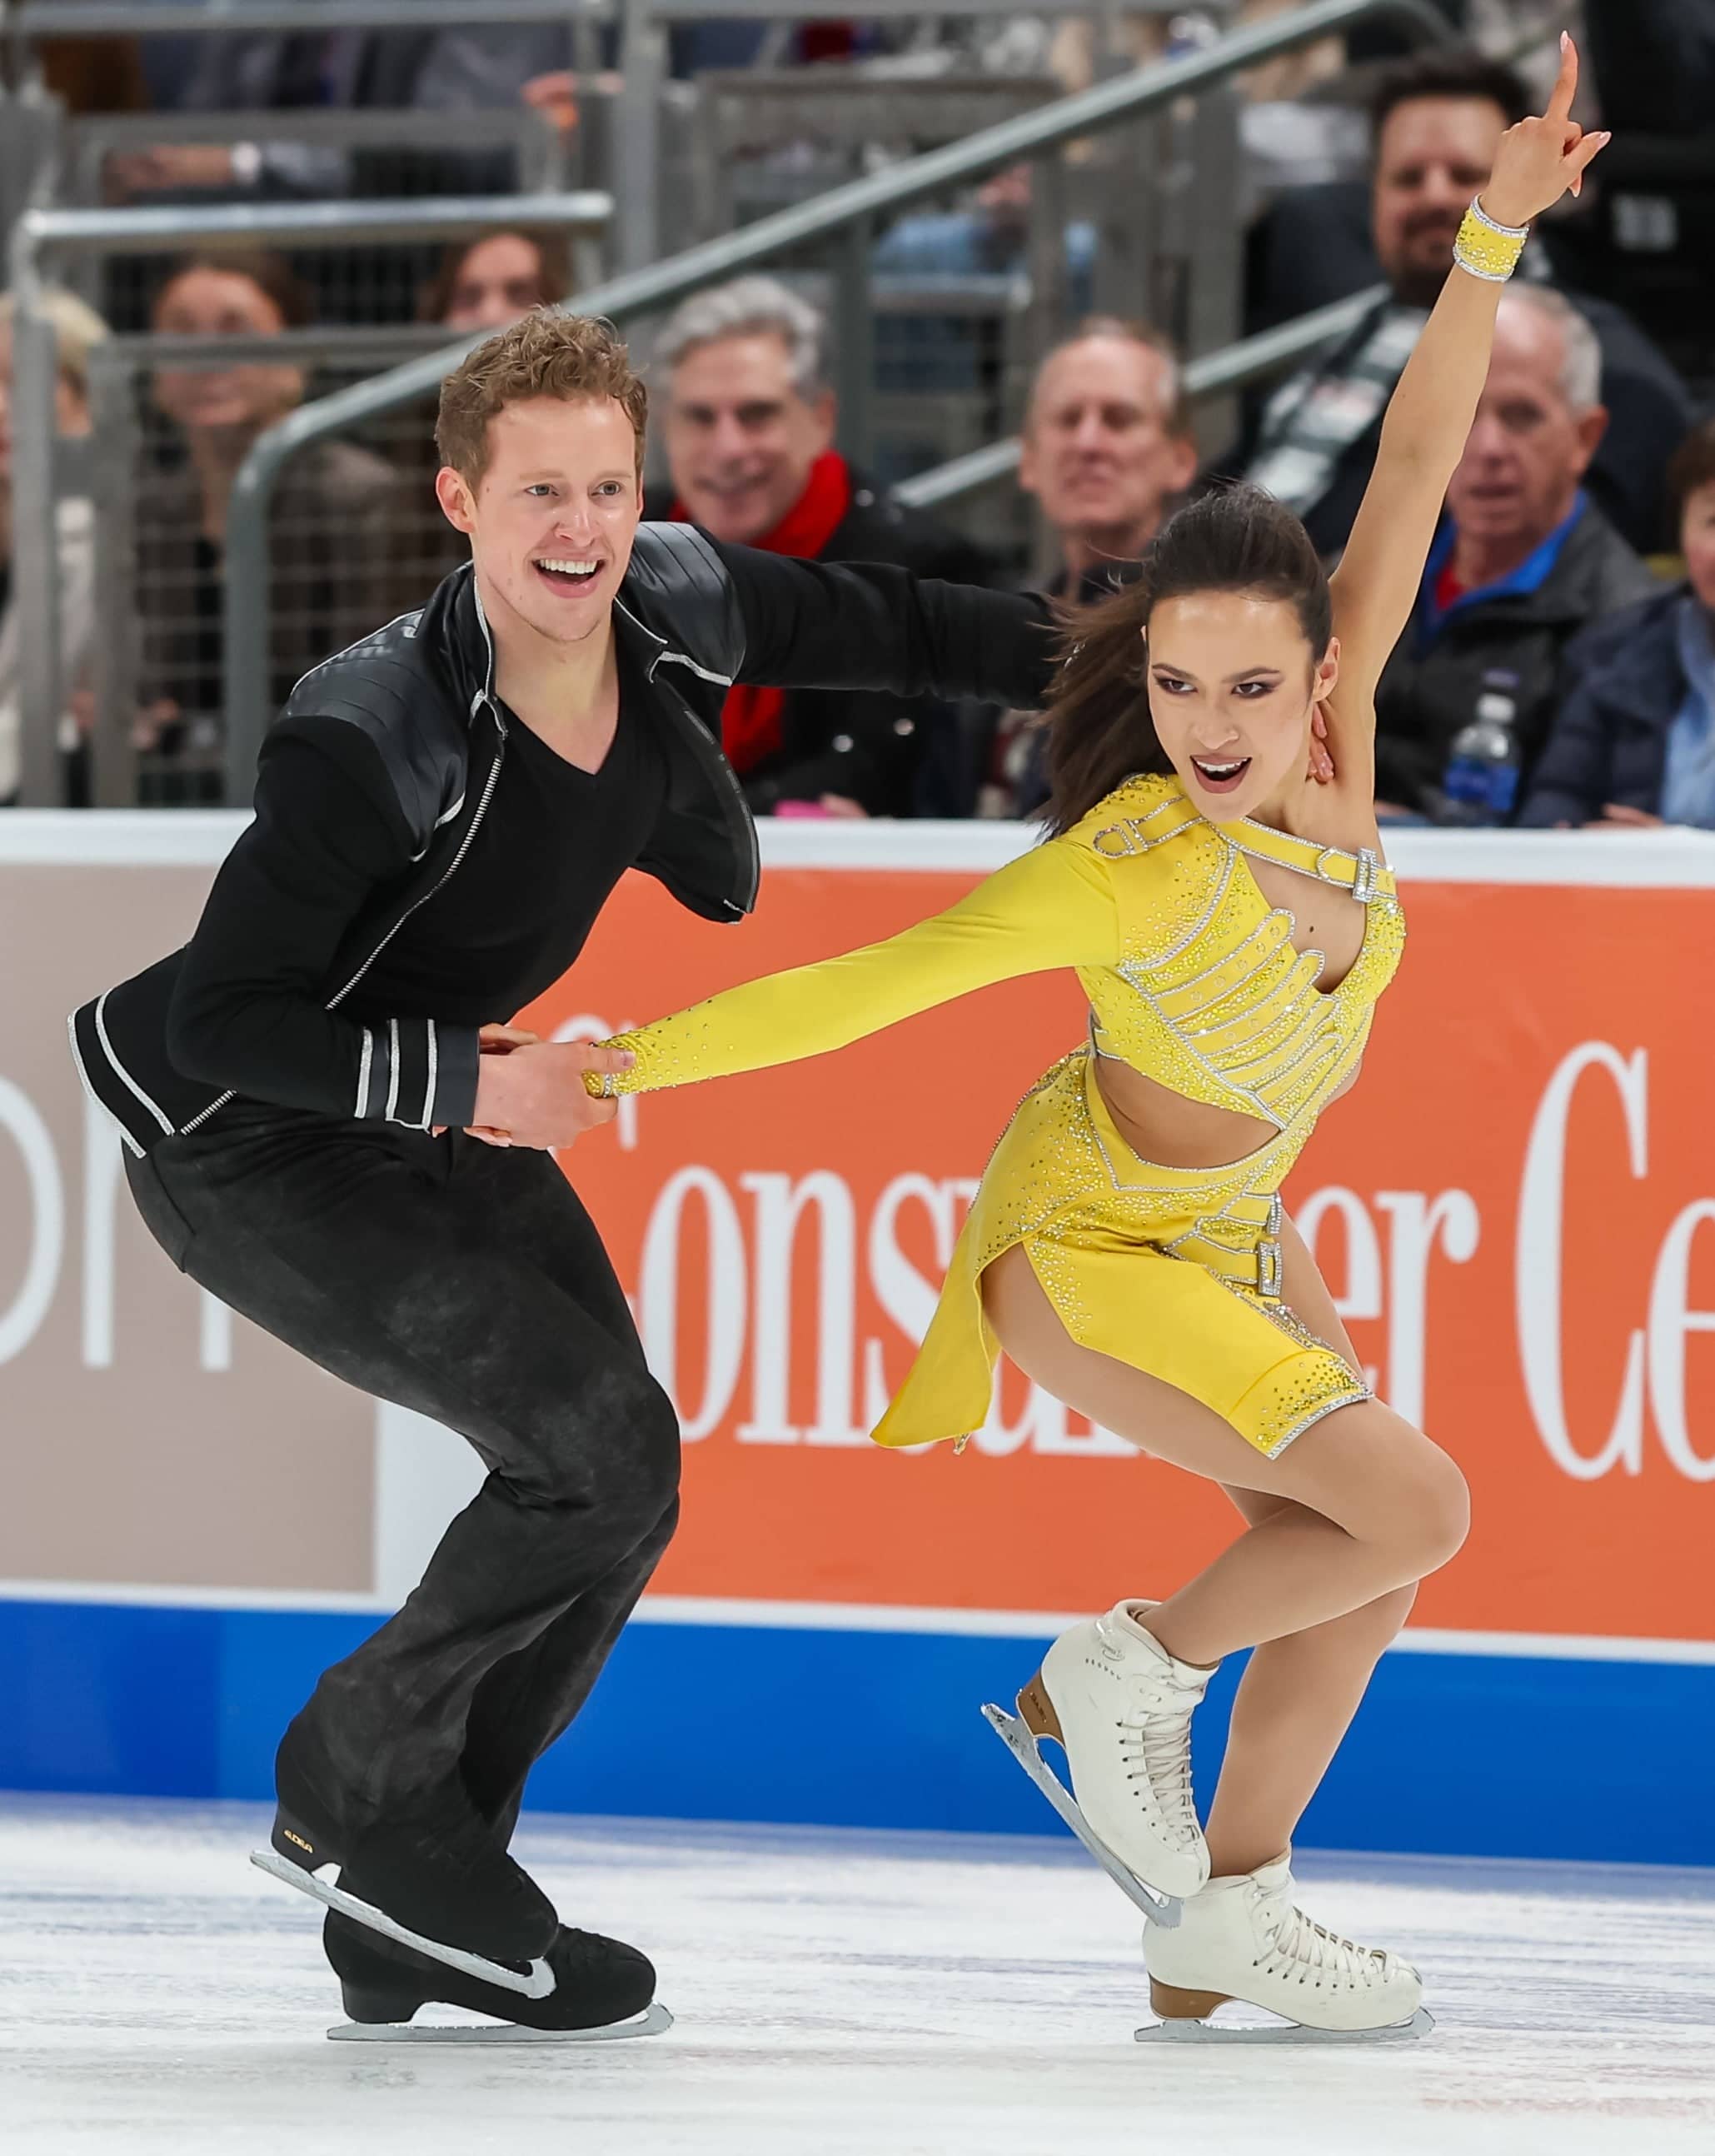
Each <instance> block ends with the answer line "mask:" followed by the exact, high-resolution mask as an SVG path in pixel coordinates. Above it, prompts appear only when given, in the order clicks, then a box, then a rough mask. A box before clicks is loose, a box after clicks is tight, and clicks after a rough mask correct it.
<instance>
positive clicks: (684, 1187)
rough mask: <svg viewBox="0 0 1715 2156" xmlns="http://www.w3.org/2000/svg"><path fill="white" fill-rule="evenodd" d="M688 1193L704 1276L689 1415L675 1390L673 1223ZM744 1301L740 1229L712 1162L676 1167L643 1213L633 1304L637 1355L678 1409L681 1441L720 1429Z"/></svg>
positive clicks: (733, 1387) (735, 1370)
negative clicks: (697, 1386) (701, 1332)
mask: <svg viewBox="0 0 1715 2156" xmlns="http://www.w3.org/2000/svg"><path fill="white" fill-rule="evenodd" d="M693 1192H694V1193H696V1196H697V1197H699V1198H701V1200H702V1206H703V1218H704V1222H705V1233H706V1235H707V1237H708V1277H709V1291H708V1309H707V1314H706V1332H705V1337H706V1342H707V1351H706V1352H707V1358H708V1361H707V1368H706V1372H705V1373H704V1377H703V1396H702V1401H701V1405H700V1406H699V1407H698V1409H697V1411H696V1414H690V1413H688V1412H687V1411H686V1409H685V1403H684V1402H683V1400H681V1399H680V1394H679V1222H680V1215H681V1214H683V1212H684V1210H685V1200H686V1199H687V1198H689V1197H690V1196H691V1194H692V1193H693ZM745 1301H746V1297H745V1257H744V1233H743V1230H742V1229H741V1228H740V1226H739V1224H738V1209H737V1206H735V1205H734V1204H733V1203H732V1196H731V1194H730V1193H729V1192H728V1191H727V1186H726V1184H725V1183H722V1181H721V1178H720V1177H719V1176H718V1175H716V1173H715V1171H714V1169H713V1168H680V1170H679V1172H678V1173H677V1174H676V1175H674V1176H672V1177H670V1178H669V1180H668V1181H667V1182H666V1183H665V1184H664V1185H663V1186H662V1189H661V1194H660V1197H659V1198H657V1199H656V1200H655V1207H654V1209H653V1211H652V1212H651V1213H650V1220H649V1227H648V1229H647V1230H646V1231H645V1233H644V1240H643V1270H642V1277H641V1280H640V1281H639V1287H638V1304H639V1332H641V1334H642V1336H643V1348H644V1355H645V1356H646V1357H647V1358H648V1361H649V1366H650V1369H652V1370H653V1371H654V1372H655V1375H656V1377H657V1378H660V1382H661V1383H662V1384H663V1385H664V1386H665V1388H666V1389H667V1392H668V1394H670V1397H671V1399H672V1401H673V1404H674V1406H675V1409H677V1410H678V1414H679V1420H680V1425H681V1435H683V1436H684V1438H685V1440H686V1441H687V1442H691V1441H692V1440H696V1439H697V1438H700V1437H706V1436H707V1435H709V1432H710V1431H711V1430H715V1429H717V1428H718V1427H719V1425H720V1423H721V1418H722V1417H723V1416H724V1415H725V1414H726V1413H727V1409H728V1407H730V1406H731V1404H732V1395H733V1394H734V1393H735V1392H736V1391H737V1389H738V1374H739V1372H740V1371H741V1370H742V1368H743V1367H744V1345H745V1334H746V1332H747V1312H746V1307H745Z"/></svg>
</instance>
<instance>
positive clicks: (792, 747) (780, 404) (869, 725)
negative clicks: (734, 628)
mask: <svg viewBox="0 0 1715 2156" xmlns="http://www.w3.org/2000/svg"><path fill="white" fill-rule="evenodd" d="M823 351H824V324H823V321H822V317H821V316H820V315H819V314H818V313H817V311H816V310H815V309H814V307H813V306H811V305H809V302H808V301H806V300H802V299H800V298H799V297H798V295H797V294H796V293H794V292H793V291H791V290H788V287H787V286H785V285H782V284H780V283H778V282H777V280H775V279H773V278H772V277H741V278H739V279H737V280H736V281H735V282H734V283H732V284H731V285H721V286H720V287H719V288H718V289H716V290H712V291H708V292H701V293H698V294H697V295H696V296H695V297H694V298H692V299H690V300H686V301H685V304H684V305H683V306H681V307H680V309H679V311H678V312H677V313H676V314H675V315H674V316H673V317H672V319H671V320H670V321H669V322H668V324H667V326H666V327H665V330H664V331H663V332H662V334H661V336H660V339H659V340H658V341H657V343H656V346H655V366H656V368H657V370H658V371H659V378H660V380H661V381H662V382H664V384H665V410H664V417H665V428H664V433H665V439H666V446H667V459H668V465H669V468H670V472H671V475H672V484H673V495H672V500H671V506H670V507H665V508H660V509H657V507H656V505H655V504H654V503H651V505H650V513H651V514H652V515H660V516H665V517H669V518H670V519H673V520H675V521H681V522H689V523H693V524H700V525H701V526H703V527H704V528H705V530H706V531H710V532H711V533H712V534H713V536H715V537H716V539H720V540H724V541H726V542H729V543H732V544H737V545H742V546H746V547H764V548H766V549H767V550H768V552H771V553H775V554H791V555H796V556H798V557H799V558H800V559H803V560H806V561H817V562H895V563H896V564H898V565H899V566H900V567H902V568H907V569H910V570H911V571H913V572H915V573H916V574H917V575H918V576H920V577H945V578H947V580H948V581H949V582H952V583H988V582H989V581H990V578H991V574H992V571H991V567H990V564H989V563H988V562H986V561H985V560H984V559H983V556H982V554H981V553H980V552H978V550H977V549H976V548H975V547H973V546H972V545H971V544H970V542H968V540H965V539H963V538H962V537H961V536H959V535H958V533H957V532H953V531H947V529H946V528H945V527H944V526H941V525H938V524H937V523H935V522H934V521H933V520H932V519H931V518H929V517H927V516H922V515H920V514H919V513H918V512H917V511H913V510H909V509H906V508H903V507H901V506H900V505H899V504H898V503H896V502H893V501H890V500H888V499H887V498H886V496H885V495H882V494H881V492H880V491H879V490H876V489H875V488H874V487H872V486H871V485H869V484H868V482H867V481H866V480H865V479H864V477H863V475H861V473H859V472H857V471H855V470H853V469H852V467H851V466H850V465H849V464H848V463H847V462H846V460H845V458H844V457H843V456H841V455H840V452H839V451H838V450H837V449H834V446H833V441H834V393H833V392H832V390H831V389H830V388H829V386H828V383H827V379H826V374H825V371H824V362H823V357H822V355H823ZM937 724H942V725H947V726H951V724H952V718H951V714H950V713H947V711H945V709H944V707H942V706H934V705H926V704H925V703H922V702H912V701H907V700H905V699H902V698H900V697H897V696H886V695H880V694H876V693H874V692H871V691H868V690H845V689H829V690H821V689H793V690H780V689H751V688H735V689H733V690H730V691H729V692H728V695H727V702H726V706H725V709H724V710H723V711H722V713H721V740H722V746H723V747H725V749H726V752H727V757H728V759H729V761H730V762H732V767H733V768H734V769H735V770H736V771H737V773H738V775H739V777H740V778H741V779H742V782H743V784H744V789H745V793H746V796H747V798H748V800H749V803H750V805H751V808H752V810H753V811H754V812H755V813H756V814H759V815H768V814H774V813H775V812H777V811H778V809H780V808H781V807H782V805H783V803H793V804H804V805H806V806H808V807H809V808H811V809H818V810H820V811H821V812H823V813H824V814H829V815H846V816H852V815H860V816H908V815H910V814H912V813H913V810H914V808H915V807H916V805H917V782H918V774H919V771H920V768H921V767H922V762H923V758H924V753H925V750H926V748H927V746H928V736H929V733H930V731H932V728H933V727H935V726H937ZM798 813H800V814H801V813H804V811H803V808H799V809H798Z"/></svg>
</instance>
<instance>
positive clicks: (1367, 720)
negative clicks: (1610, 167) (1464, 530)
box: [1332, 37, 1608, 773]
mask: <svg viewBox="0 0 1715 2156" xmlns="http://www.w3.org/2000/svg"><path fill="white" fill-rule="evenodd" d="M1560 43H1561V55H1560V74H1559V77H1558V80H1557V81H1556V83H1555V85H1554V90H1553V95H1552V96H1551V97H1550V98H1549V100H1548V110H1547V111H1546V112H1545V113H1544V114H1543V116H1542V117H1541V118H1540V119H1533V120H1521V121H1519V122H1518V124H1517V126H1515V127H1509V128H1508V129H1507V132H1506V133H1505V134H1504V135H1503V136H1502V138H1501V146H1500V149H1499V151H1498V152H1497V155H1496V158H1495V168H1494V172H1493V173H1492V176H1491V177H1490V180H1489V182H1488V185H1487V187H1485V188H1484V189H1483V191H1482V193H1481V196H1480V197H1479V198H1478V199H1477V203H1476V204H1475V205H1473V208H1472V209H1471V213H1469V214H1468V215H1467V217H1466V221H1465V225H1464V228H1463V229H1462V230H1461V233H1460V235H1459V239H1458V242H1457V243H1456V246H1455V249H1454V260H1455V263H1456V265H1457V266H1456V268H1455V269H1453V270H1452V271H1451V272H1450V273H1449V275H1448V278H1447V281H1446V283H1445V285H1443V286H1442V287H1441V295H1440V299H1438V300H1436V302H1435V311H1434V312H1433V313H1432V314H1431V315H1430V318H1429V321H1428V322H1427V324H1426V325H1425V328H1424V332H1423V335H1422V336H1420V338H1419V339H1418V341H1417V346H1416V349H1415V351H1414V352H1413V353H1412V355H1411V357H1410V358H1409V360H1408V361H1407V362H1406V364H1405V371H1404V373H1403V374H1402V375H1401V376H1400V377H1399V386H1398V388H1396V389H1395V390H1394V394H1393V398H1392V399H1391V401H1390V402H1389V405H1388V412H1387V417H1386V418H1385V420H1384V422H1383V424H1382V437H1381V447H1380V449H1379V452H1378V454H1377V457H1376V463H1375V470H1374V473H1373V474H1372V475H1371V478H1370V482H1369V485H1368V487H1367V488H1366V489H1365V490H1364V495H1363V503H1362V505H1361V506H1360V507H1359V509H1358V517H1357V521H1356V522H1355V523H1354V524H1353V527H1352V537H1351V540H1350V542H1349V543H1348V546H1347V548H1346V552H1345V554H1344V556H1343V558H1342V560H1341V562H1340V566H1339V567H1338V569H1337V570H1336V571H1335V572H1334V576H1333V577H1332V593H1333V602H1334V633H1335V634H1336V635H1337V636H1338V638H1339V639H1340V682H1339V687H1338V690H1337V691H1336V692H1335V697H1334V706H1335V713H1336V718H1335V729H1334V744H1333V746H1334V756H1335V761H1336V763H1337V765H1338V767H1339V768H1340V769H1341V771H1342V772H1343V773H1344V772H1345V771H1347V770H1348V769H1349V768H1350V752H1351V751H1352V750H1353V749H1355V748H1356V747H1358V743H1357V742H1350V741H1348V742H1342V740H1341V738H1340V734H1341V729H1340V726H1339V721H1340V720H1341V719H1344V720H1345V721H1347V722H1348V726H1349V725H1351V724H1352V723H1353V721H1356V722H1357V724H1358V726H1360V727H1361V728H1362V729H1363V740H1364V742H1368V739H1369V737H1370V733H1371V731H1373V727H1374V691H1375V685H1376V682H1377V680H1378V679H1379V676H1380V674H1381V670H1382V668H1383V667H1384V665H1386V663H1387V660H1388V654H1389V652H1391V651H1392V649H1393V648H1394V644H1395V643H1396V642H1397V641H1398V640H1399V634H1400V632H1401V631H1402V630H1403V629H1404V627H1405V624H1406V623H1407V622H1408V621H1409V619H1410V617H1411V609H1412V608H1413V606H1414V605H1415V603H1416V599H1417V593H1418V587H1419V585H1420V582H1421V580H1422V577H1423V568H1424V563H1425V561H1426V560H1427V559H1428V557H1429V550H1430V542H1431V541H1432V540H1433V538H1434V537H1435V525H1436V521H1437V520H1438V519H1439V518H1440V513H1441V504H1442V502H1443V500H1445V496H1446V492H1447V483H1448V481H1449V480H1451V478H1452V476H1453V473H1454V470H1455V468H1456V465H1458V462H1459V459H1460V457H1461V455H1462V454H1463V453H1464V449H1465V441H1466V435H1467V434H1469V433H1470V432H1471V421H1472V420H1473V418H1475V417H1476V407H1477V400H1478V398H1480V397H1481V394H1482V388H1483V382H1484V381H1485V379H1486V378H1487V374H1488V371H1489V352H1490V347H1491V346H1492V343H1493V341H1494V331H1495V309H1496V305H1497V302H1498V300H1499V298H1500V295H1501V290H1502V285H1504V284H1505V282H1506V280H1507V275H1508V274H1509V273H1510V271H1511V269H1512V264H1513V262H1515V261H1516V260H1517V257H1518V253H1519V249H1521V248H1522V244H1523V241H1524V236H1525V228H1527V227H1528V225H1529V223H1530V221H1531V219H1532V218H1534V217H1538V216H1540V215H1541V213H1542V212H1543V210H1545V209H1548V208H1551V207H1552V206H1553V204H1554V203H1557V202H1558V201H1559V199H1560V198H1561V196H1562V195H1563V194H1564V193H1565V191H1566V190H1567V188H1568V187H1570V188H1571V189H1572V191H1573V193H1574V194H1576V193H1578V191H1579V187H1580V186H1581V185H1582V183H1583V178H1584V172H1585V169H1586V167H1588V166H1589V162H1590V160H1591V159H1592V158H1593V157H1594V156H1595V155H1596V153H1597V152H1598V151H1599V150H1600V149H1601V147H1602V146H1603V145H1604V143H1605V142H1606V141H1607V140H1608V137H1607V136H1606V135H1605V134H1599V135H1586V134H1585V133H1584V131H1583V129H1582V128H1580V127H1579V126H1578V124H1577V122H1576V121H1574V119H1573V118H1572V116H1571V115H1572V100H1573V95H1574V92H1575V91H1576V90H1577V88H1578V51H1577V48H1576V47H1575V46H1574V44H1573V42H1572V40H1571V38H1566V37H1563V38H1562V39H1561V41H1560ZM1343 749H1345V750H1346V751H1347V752H1348V754H1347V755H1346V756H1344V757H1343V754H1342V751H1343Z"/></svg>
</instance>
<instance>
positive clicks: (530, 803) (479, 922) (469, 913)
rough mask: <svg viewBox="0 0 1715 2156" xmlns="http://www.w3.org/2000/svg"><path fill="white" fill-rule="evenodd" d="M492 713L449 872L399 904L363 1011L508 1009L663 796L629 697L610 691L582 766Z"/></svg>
mask: <svg viewBox="0 0 1715 2156" xmlns="http://www.w3.org/2000/svg"><path fill="white" fill-rule="evenodd" d="M502 708H503V710H504V706H503V707H502ZM655 725H656V721H655V719H654V718H653V717H652V716H651V715H650V711H649V708H648V706H647V703H646V701H644V699H643V698H642V697H637V696H626V695H624V693H623V692H622V694H621V696H620V698H619V724H618V726H617V727H616V728H615V730H614V739H613V742H612V743H611V745H610V746H609V747H608V753H607V755H606V756H605V757H603V761H602V766H601V768H600V770H599V771H594V772H589V771H583V770H581V769H580V768H579V767H578V765H576V764H574V763H568V762H567V761H566V759H565V757H562V756H559V755H557V754H556V753H555V752H554V751H553V750H552V748H550V747H548V745H547V742H545V741H543V740H542V737H540V735H537V734H533V733H532V732H531V731H530V728H529V727H528V726H526V725H525V724H524V723H523V721H521V720H520V719H518V718H517V717H516V716H513V715H512V714H511V713H510V712H507V713H506V752H505V754H504V755H503V757H502V758H501V775H500V778H499V779H498V780H497V781H496V785H495V790H494V795H493V798H491V799H490V803H489V805H488V812H487V814H486V815H485V817H484V819H483V821H482V824H481V828H480V829H479V830H478V832H477V834H476V836H475V839H473V840H472V842H471V846H470V852H469V853H468V854H467V855H465V860H464V861H463V863H462V865H460V870H459V873H458V874H457V875H455V876H454V877H453V878H452V880H450V881H449V882H448V883H447V884H445V885H444V886H443V887H442V888H441V890H440V891H438V892H436V894H435V896H434V897H433V898H431V899H430V900H429V902H428V903H427V905H425V906H421V907H419V908H418V911H416V912H415V913H414V914H413V915H412V916H411V918H410V920H409V921H407V922H406V924H405V926H404V927H403V928H402V929H401V930H400V931H399V933H398V935H397V936H396V937H394V938H393V942H391V943H390V944H389V945H388V947H387V949H386V950H385V951H384V952H383V953H382V955H381V957H380V958H379V959H378V960H377V962H376V964H375V966H374V967H373V968H372V971H371V972H370V973H369V974H368V975H367V976H366V978H365V979H364V981H363V983H362V988H363V992H364V993H365V1000H366V1002H367V1003H372V1004H373V1005H374V1007H375V1009H377V1011H386V1012H388V1013H392V1012H395V1011H408V1012H410V1013H411V1014H418V1013H419V1012H420V1014H422V1015H423V1016H424V1017H434V1018H445V1019H450V1020H452V1021H453V1022H454V1024H480V1023H482V1022H483V1020H484V1019H492V1018H497V1017H507V1018H509V1017H511V1015H512V1014H514V1013H515V1012H516V1011H519V1010H521V1009H523V1008H524V1006H525V1004H528V1003H531V1002H533V1001H534V999H535V998H537V996H539V995H540V994H541V993H542V991H543V989H545V988H551V987H552V985H553V983H555V982H556V981H557V980H558V979H559V978H560V976H561V975H562V973H564V972H565V971H566V969H567V967H568V966H570V965H571V964H572V962H573V960H574V959H575V958H576V957H577V956H578V952H580V951H581V950H582V949H583V946H584V943H585V942H586V941H587V940H588V936H589V932H590V930H591V929H592V928H593V927H594V925H595V919H596V916H597V915H598V913H599V912H600V911H601V910H602V908H603V906H605V905H606V904H607V901H608V895H609V893H610V892H611V891H612V890H613V888H614V885H615V884H616V883H618V882H619V879H620V877H621V876H622V875H624V873H625V871H626V870H627V869H629V867H630V866H631V865H632V864H633V862H634V861H635V860H636V859H637V857H638V855H639V854H640V853H642V852H643V851H644V848H645V847H646V846H647V845H648V844H649V840H650V834H651V833H652V832H653V831H654V829H655V824H656V821H657V819H659V817H660V813H661V808H662V806H663V803H665V798H666V792H667V759H666V757H665V753H664V752H663V750H662V747H661V744H660V740H659V739H658V737H657V736H656V732H655ZM479 1009H480V1012H481V1014H482V1017H481V1018H480V1019H479V1018H478V1017H477V1016H476V1014H477V1012H478V1010H479ZM353 1015H354V1016H359V1017H361V1016H362V1011H361V1010H358V1011H356V1012H354V1014H353Z"/></svg>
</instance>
